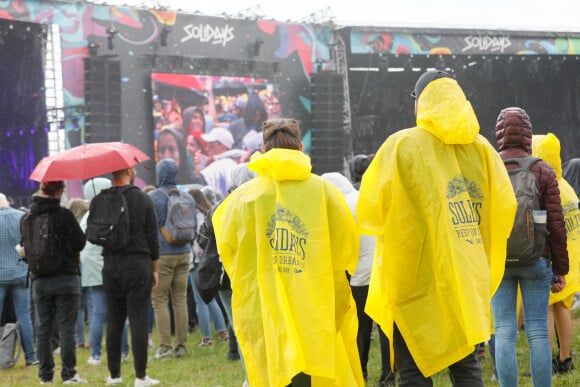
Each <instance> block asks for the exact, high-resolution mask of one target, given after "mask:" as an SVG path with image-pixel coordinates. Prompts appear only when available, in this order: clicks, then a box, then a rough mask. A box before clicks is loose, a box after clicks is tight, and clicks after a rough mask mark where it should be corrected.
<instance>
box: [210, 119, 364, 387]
mask: <svg viewBox="0 0 580 387" xmlns="http://www.w3.org/2000/svg"><path fill="white" fill-rule="evenodd" d="M262 129H263V140H264V141H263V147H262V151H263V153H256V154H254V155H253V156H252V158H251V160H250V162H249V163H248V168H249V169H250V170H252V171H254V172H256V173H257V174H258V177H256V178H254V179H253V180H251V181H249V182H247V183H245V184H243V185H241V186H240V187H239V188H237V189H236V190H235V191H233V192H232V193H231V194H230V195H229V196H228V197H227V198H226V199H225V200H224V201H223V203H222V204H221V205H220V206H219V207H218V208H217V210H216V212H215V214H214V216H213V217H212V220H213V223H214V229H215V236H216V241H217V247H218V251H219V255H220V257H221V259H222V261H223V265H224V268H225V270H226V272H227V274H228V275H229V278H230V280H231V286H232V314H233V320H234V326H235V329H236V335H237V338H238V342H239V345H240V348H241V351H242V355H243V358H244V361H245V363H246V369H247V373H248V381H249V384H250V386H252V387H261V386H264V387H283V386H288V385H291V386H302V385H304V386H305V385H312V386H315V387H316V386H320V387H322V386H346V387H351V386H352V387H354V386H364V380H363V376H362V370H361V365H360V361H359V358H358V351H357V343H356V335H357V328H358V321H357V315H356V305H355V303H354V300H353V298H352V295H351V291H350V286H349V283H348V280H347V277H346V273H345V272H346V271H348V272H350V273H354V271H355V269H356V267H357V263H358V249H359V245H358V243H359V238H360V234H358V232H357V229H356V224H355V221H354V217H353V215H352V214H351V212H350V210H349V208H348V206H347V204H346V202H345V200H344V198H343V196H342V194H341V193H340V191H339V190H338V189H337V188H336V187H334V186H333V185H332V184H331V183H329V182H326V181H325V180H324V179H322V178H321V177H319V176H316V175H314V174H312V173H311V172H310V171H311V165H310V158H309V157H308V156H307V155H306V154H304V153H302V152H301V149H302V143H301V141H300V129H299V125H298V122H297V121H295V120H290V119H277V120H268V121H266V122H265V123H264V124H263V126H262Z"/></svg>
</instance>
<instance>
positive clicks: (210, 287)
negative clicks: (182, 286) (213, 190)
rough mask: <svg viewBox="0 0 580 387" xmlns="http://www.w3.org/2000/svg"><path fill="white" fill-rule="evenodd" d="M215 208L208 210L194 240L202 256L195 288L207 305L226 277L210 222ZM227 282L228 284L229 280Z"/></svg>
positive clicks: (221, 287) (222, 285)
mask: <svg viewBox="0 0 580 387" xmlns="http://www.w3.org/2000/svg"><path fill="white" fill-rule="evenodd" d="M216 208H217V205H216V206H214V207H213V208H212V209H211V210H209V212H208V213H207V215H206V217H205V220H204V222H203V223H202V225H201V227H200V228H199V233H198V234H197V238H196V240H197V243H198V244H199V246H200V247H201V248H202V249H203V254H202V255H201V257H200V260H199V263H198V264H197V266H196V268H195V270H196V272H197V275H196V279H195V286H197V290H199V295H200V296H201V299H202V300H203V302H205V303H206V304H209V303H210V302H211V300H213V299H214V297H215V296H216V295H217V294H218V291H219V290H220V289H223V288H224V285H225V284H223V283H222V281H223V280H224V278H223V277H227V275H226V274H225V271H224V268H223V265H222V262H221V261H220V256H219V254H218V251H217V244H216V240H215V234H214V230H213V224H212V220H211V217H212V216H213V213H214V211H215V209H216ZM227 281H228V283H229V279H228V280H227Z"/></svg>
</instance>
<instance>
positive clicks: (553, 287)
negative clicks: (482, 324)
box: [491, 107, 568, 386]
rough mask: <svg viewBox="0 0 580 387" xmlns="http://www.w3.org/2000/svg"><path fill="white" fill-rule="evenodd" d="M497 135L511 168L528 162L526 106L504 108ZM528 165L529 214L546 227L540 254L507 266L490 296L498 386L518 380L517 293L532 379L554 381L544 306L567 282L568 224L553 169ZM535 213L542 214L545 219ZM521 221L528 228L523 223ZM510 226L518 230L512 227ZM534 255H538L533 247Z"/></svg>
mask: <svg viewBox="0 0 580 387" xmlns="http://www.w3.org/2000/svg"><path fill="white" fill-rule="evenodd" d="M495 137H496V141H497V145H498V148H499V154H500V156H501V158H502V159H503V161H504V163H505V168H506V169H507V170H508V171H509V172H510V173H513V172H512V171H516V170H517V169H519V168H522V167H523V166H522V165H521V163H520V162H519V161H520V160H522V159H523V160H524V161H523V164H527V163H528V162H529V159H528V157H530V156H531V155H532V123H531V120H530V117H529V116H528V114H527V113H526V111H525V110H524V109H522V108H519V107H507V108H505V109H502V110H501V111H500V113H499V114H498V117H497V122H496V125H495ZM524 166H525V165H524ZM528 168H529V171H530V172H531V173H532V174H533V176H534V178H535V183H536V186H535V187H534V188H536V189H537V192H535V194H536V198H535V199H537V205H538V208H537V209H536V208H534V211H533V212H536V211H539V213H538V212H536V214H535V215H534V213H532V216H531V217H530V219H531V220H533V223H534V224H535V223H541V224H545V227H546V228H547V231H548V232H547V234H545V242H544V249H543V252H542V253H541V254H539V255H540V256H538V257H531V258H532V261H531V262H529V263H528V264H527V265H512V264H509V265H507V266H506V269H505V273H504V277H503V278H502V281H501V283H500V286H499V288H498V290H497V291H496V293H495V294H494V295H493V298H492V301H491V304H492V308H493V316H494V323H495V336H494V337H495V360H496V369H497V376H498V379H499V382H500V384H501V385H502V386H517V385H518V362H517V353H516V336H517V313H518V308H517V302H516V300H517V295H518V294H521V300H522V303H523V306H524V310H525V313H524V321H525V325H526V336H527V339H528V345H529V348H530V364H531V367H530V371H531V377H532V383H533V384H534V385H535V386H548V385H550V383H551V382H552V359H551V353H550V340H549V330H548V324H547V321H548V309H547V308H546V305H548V303H549V297H550V291H552V292H555V293H557V292H560V291H561V290H562V289H563V288H564V287H565V285H566V282H565V281H566V277H565V274H567V273H568V250H567V247H566V244H567V242H566V227H565V224H564V214H563V212H562V205H561V199H560V190H559V189H558V180H557V178H556V173H555V172H554V169H552V167H551V166H550V165H549V164H548V163H546V162H545V161H544V160H541V159H537V158H536V160H535V161H534V162H533V163H532V164H531V165H530V166H529V167H528ZM516 179H517V178H516ZM518 185H519V184H518ZM514 190H516V191H517V192H518V196H519V197H518V201H520V197H521V196H522V194H521V193H520V192H522V191H523V190H521V189H520V187H519V186H518V187H514ZM534 202H535V200H534ZM542 212H543V214H542ZM538 215H542V218H543V219H540V217H539V216H538ZM536 216H538V217H537V218H536ZM523 222H524V220H523V219H521V220H519V223H518V228H520V229H521V228H523V227H524V225H523V224H522V223H523ZM525 226H526V227H529V226H528V225H527V224H526V225H525ZM542 227H543V226H542ZM514 229H515V230H517V228H516V227H514ZM526 229H527V230H530V228H526ZM520 235H521V232H520ZM535 254H536V255H538V253H537V252H536V253H535ZM508 258H511V257H508ZM554 279H555V280H554Z"/></svg>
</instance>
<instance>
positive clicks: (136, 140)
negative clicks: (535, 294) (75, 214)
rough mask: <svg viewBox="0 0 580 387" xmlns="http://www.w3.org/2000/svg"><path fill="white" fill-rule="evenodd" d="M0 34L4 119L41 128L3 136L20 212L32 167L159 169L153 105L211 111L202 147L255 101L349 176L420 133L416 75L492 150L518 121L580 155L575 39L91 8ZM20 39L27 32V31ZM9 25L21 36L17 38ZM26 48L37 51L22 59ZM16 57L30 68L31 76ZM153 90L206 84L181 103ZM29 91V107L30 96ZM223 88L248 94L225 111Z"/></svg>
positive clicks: (3, 187) (179, 95)
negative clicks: (443, 83) (61, 156)
mask: <svg viewBox="0 0 580 387" xmlns="http://www.w3.org/2000/svg"><path fill="white" fill-rule="evenodd" d="M0 19H1V20H0V32H1V33H0V36H1V37H2V39H0V45H4V46H3V49H9V48H10V47H13V48H14V50H15V51H14V55H12V54H10V55H8V54H7V55H3V57H4V59H3V60H2V61H1V62H2V63H4V64H3V65H2V66H4V67H0V68H1V69H2V70H0V75H1V76H2V77H4V78H10V81H12V80H14V81H15V82H18V86H19V87H18V88H16V87H14V88H10V87H7V88H5V90H4V91H3V92H4V100H5V102H6V103H5V104H4V106H11V104H12V106H16V104H18V106H19V108H18V109H11V110H10V111H18V112H30V111H34V114H30V113H26V114H23V117H25V119H26V120H28V119H33V122H28V121H26V120H25V121H24V123H23V124H21V123H20V122H18V123H15V122H14V121H10V120H9V119H4V123H3V125H4V131H3V132H2V131H0V133H3V134H2V136H3V138H5V139H7V138H8V137H9V138H10V140H7V141H2V143H1V146H2V153H1V155H2V156H1V157H2V158H3V159H2V164H3V165H9V166H10V168H9V172H4V170H5V169H3V170H2V173H3V174H6V176H4V175H2V176H0V177H2V179H0V192H4V193H7V194H8V195H10V196H13V197H15V198H17V202H18V203H25V202H26V201H27V200H28V198H29V196H30V194H31V193H32V192H34V190H35V189H36V188H37V185H36V184H35V183H32V182H30V181H28V179H27V177H28V176H29V174H30V172H31V171H32V168H33V167H34V165H35V164H36V162H37V161H38V160H39V159H40V158H41V157H42V156H45V155H47V154H49V153H54V152H57V151H59V150H61V149H64V148H69V147H72V146H75V145H78V144H82V143H85V142H91V141H105V140H117V139H119V140H121V141H125V142H129V143H132V144H134V145H135V146H137V147H139V148H140V149H142V150H144V151H145V152H147V153H148V154H149V155H150V156H151V158H152V159H153V160H155V159H156V157H157V156H158V155H157V154H156V148H155V147H156V146H157V145H156V144H157V142H156V133H157V129H161V128H157V124H158V123H159V121H158V117H157V116H156V114H157V113H156V112H155V109H157V108H156V106H155V105H156V103H157V102H160V104H161V106H162V107H164V108H170V109H173V108H175V110H176V112H177V114H180V115H182V117H181V119H182V120H183V114H184V112H185V110H187V108H189V107H195V108H199V109H201V110H203V112H204V115H205V116H206V117H205V118H206V120H205V121H206V123H208V122H211V123H212V125H211V126H210V125H207V126H206V128H205V129H204V130H205V131H206V132H207V131H209V130H211V129H213V127H214V125H215V126H222V127H225V126H226V125H229V124H231V123H232V122H233V121H234V120H235V119H236V118H237V119H239V114H240V110H236V109H237V107H236V103H234V102H237V101H238V100H240V101H242V100H245V101H246V102H247V101H249V100H250V99H252V100H256V98H259V99H260V101H261V103H262V104H263V106H264V108H265V110H267V113H268V112H270V113H271V114H273V116H275V115H276V114H278V115H281V116H283V117H289V118H294V119H298V120H300V122H301V124H302V125H301V127H302V130H303V142H304V148H305V151H306V153H308V154H309V155H310V156H311V158H312V161H313V170H314V171H315V172H317V173H322V172H327V171H333V170H335V171H343V172H346V171H347V168H346V166H347V163H348V160H349V159H350V157H351V156H352V155H353V154H357V153H374V152H376V150H377V149H378V147H379V146H380V144H381V143H382V142H383V141H384V140H385V138H386V137H387V136H388V135H389V134H391V133H394V132H395V131H396V130H399V129H402V128H407V127H411V126H413V125H414V122H415V120H414V112H413V102H412V100H411V99H410V97H409V93H410V91H411V89H412V88H413V86H414V83H415V81H416V80H417V78H418V77H419V75H420V74H421V72H423V71H425V69H427V68H435V67H436V68H441V69H445V70H447V71H449V72H451V73H452V74H453V75H454V76H455V77H456V78H457V79H458V81H459V82H460V83H461V85H462V86H463V87H464V89H465V91H466V93H467V95H468V98H469V99H470V100H471V102H472V104H473V106H474V108H475V111H476V113H477V115H478V117H479V120H480V124H481V133H482V134H483V135H484V136H486V137H487V138H488V139H490V141H491V142H492V144H495V139H494V138H493V127H494V124H495V119H496V117H497V114H498V112H499V111H500V110H501V108H503V107H506V106H513V105H518V106H521V107H523V108H525V109H526V110H527V111H528V113H529V114H530V117H531V119H532V123H533V125H534V130H535V132H536V133H546V132H548V131H551V132H554V133H555V134H556V135H557V136H558V137H559V138H560V140H561V142H562V148H563V153H562V158H563V159H564V160H566V159H567V158H569V157H572V156H578V155H579V154H580V136H578V135H577V130H578V129H577V128H579V127H580V107H579V105H580V103H579V101H578V95H577V90H578V89H579V87H578V86H579V82H580V80H579V65H580V60H579V55H580V53H579V51H580V40H579V39H580V37H579V36H578V35H575V34H570V33H557V32H554V33H548V32H546V33H539V32H538V33H531V32H516V31H509V32H506V31H470V30H452V29H449V30H442V29H437V30H435V29H403V28H397V29H394V28H385V27H383V28H377V27H372V26H369V27H349V26H343V27H337V26H335V25H334V24H333V23H332V22H331V21H328V22H326V23H324V22H320V23H319V22H317V21H314V20H306V21H305V22H304V23H290V22H281V21H274V20H262V19H259V18H258V17H256V16H251V17H250V16H248V15H245V16H242V15H237V16H236V15H231V16H223V17H214V16H206V15H201V14H184V13H181V12H173V11H168V10H164V9H139V8H131V7H126V6H109V5H106V4H94V3H88V2H85V1H51V2H47V1H39V0H23V1H7V2H2V3H1V4H0ZM20 23H25V24H27V25H28V26H29V27H30V28H27V27H26V26H24V27H23V29H22V30H21V29H20V27H19V26H20V25H24V24H20ZM9 25H13V28H14V29H15V30H16V29H18V34H14V35H11V34H12V33H13V31H11V30H9V27H7V26H9ZM16 25H18V27H16ZM14 32H15V31H14ZM22 40H31V41H34V42H35V43H34V46H31V47H29V48H27V49H23V47H24V43H25V42H23V41H22ZM16 47H18V50H16ZM5 52H8V51H5ZM49 53H51V55H52V57H53V60H52V61H49V60H48V58H49V57H50V56H51V55H48V54H49ZM18 55H27V56H28V57H30V56H34V59H26V60H28V61H29V62H28V63H27V64H25V65H21V64H18V63H19V62H18V61H20V60H21V58H19V57H18ZM59 56H60V61H58V60H55V58H54V57H59ZM22 60H25V59H22ZM30 61H32V62H30ZM31 63H34V65H32V64H31ZM37 63H38V64H39V65H38V67H35V66H36V64H37ZM11 66H12V67H11ZM43 66H44V69H43ZM23 69H26V71H24V70H23ZM43 70H44V72H43ZM15 75H18V76H21V77H22V78H20V79H19V80H18V81H16V77H15ZM58 75H61V78H59V77H58ZM158 77H161V78H162V79H164V80H165V81H167V80H168V79H171V77H177V78H179V77H185V78H184V79H188V80H189V81H191V82H193V80H192V79H193V78H195V80H196V81H199V82H202V83H201V84H199V85H194V86H193V87H189V90H179V89H177V88H172V87H171V85H168V84H167V82H162V81H161V80H159V79H158ZM209 80H211V83H212V86H211V87H209V84H208V83H207V82H209ZM35 82H36V83H38V85H36V83H35ZM170 82H171V81H170ZM260 82H261V83H260ZM27 83H31V85H30V90H33V91H30V92H29V91H27V89H25V88H23V87H22V86H26V87H28V86H27V85H26V84H27ZM32 83H34V85H32ZM239 83H241V84H242V85H243V89H242V88H240V84H239ZM216 84H217V85H218V86H220V87H225V86H228V87H230V86H232V85H233V86H238V88H237V89H236V88H235V87H233V88H232V89H230V90H232V91H230V92H228V93H225V95H224V94H222V95H219V94H216V90H220V88H219V87H216V88H215V90H214V86H215V85H216ZM43 85H44V86H43ZM182 89H183V88H182ZM186 89H187V87H186ZM221 90H222V91H223V90H224V89H221ZM210 91H211V93H210ZM172 93H173V94H172ZM232 93H233V94H232ZM23 96H27V97H29V98H28V99H27V100H26V101H25V100H24V99H23ZM176 102H179V103H178V104H177V103H176ZM212 105H213V109H212V107H211V106H212ZM242 105H243V103H242ZM20 107H21V108H20ZM235 108H236V109H235ZM277 109H279V111H278V110H277ZM10 111H7V112H6V113H5V115H6V117H8V116H9V115H10V114H12V113H11V112H10ZM236 115H238V116H236ZM23 120H24V118H23ZM178 121H179V119H178V120H177V121H176V122H175V123H174V124H175V125H177V127H179V125H180V123H179V122H178ZM163 125H169V124H168V123H167V122H162V124H161V126H163ZM7 128H8V129H7ZM25 128H26V130H28V131H30V129H31V128H34V133H36V135H38V133H39V131H38V130H37V129H36V128H48V129H41V130H40V132H43V131H44V130H46V132H43V133H42V134H41V135H38V138H36V137H35V139H34V141H33V142H32V143H29V144H28V145H26V146H24V145H22V146H21V145H18V144H20V143H18V144H16V143H15V142H14V141H15V140H14V139H15V138H16V137H18V136H19V133H20V129H22V130H23V131H22V133H24V132H25ZM14 130H15V132H14ZM7 133H10V135H9V136H8V135H7ZM14 133H16V137H15V136H14ZM22 137H26V136H24V135H23V136H22ZM182 137H183V139H184V140H186V139H187V136H186V133H182ZM252 144H253V143H252V142H247V146H251V145H252ZM254 145H255V144H254ZM194 168H195V167H194ZM138 175H139V176H138V180H137V184H138V185H140V186H143V185H145V184H153V183H154V182H155V176H154V168H150V169H145V168H141V169H139V170H138ZM12 176H14V177H12ZM5 177H9V178H5ZM68 187H69V189H68V194H69V196H71V197H76V196H82V191H81V189H80V182H69V184H68Z"/></svg>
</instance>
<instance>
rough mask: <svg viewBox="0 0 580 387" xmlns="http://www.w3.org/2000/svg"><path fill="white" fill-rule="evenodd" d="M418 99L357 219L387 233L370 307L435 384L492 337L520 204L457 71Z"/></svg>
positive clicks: (367, 181)
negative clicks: (495, 298) (494, 302)
mask: <svg viewBox="0 0 580 387" xmlns="http://www.w3.org/2000/svg"><path fill="white" fill-rule="evenodd" d="M426 74H428V73H426ZM424 75H425V74H424ZM444 75H445V74H444ZM429 76H431V75H429ZM418 84H419V82H418ZM420 86H423V85H420ZM415 97H416V98H417V99H416V116H417V126H416V127H414V128H410V129H404V130H401V131H399V132H397V133H395V134H393V135H391V136H390V137H389V138H387V140H386V141H385V142H384V143H383V145H382V146H381V147H380V149H379V151H378V152H377V154H376V155H375V157H374V158H373V160H372V162H371V164H370V165H369V167H368V169H367V170H366V172H365V174H364V175H363V178H362V183H361V187H360V193H359V200H358V203H357V208H356V213H357V219H358V223H359V226H360V228H361V230H362V232H364V233H368V234H372V235H376V236H377V245H376V253H375V260H374V262H373V269H372V274H371V281H370V288H369V295H368V299H367V303H366V308H365V311H366V312H367V314H369V315H370V316H371V317H372V318H373V320H374V321H376V322H377V324H379V325H380V326H381V328H382V329H383V331H384V332H385V334H386V336H387V337H388V338H389V341H390V343H393V341H394V340H395V341H397V340H398V341H399V342H402V343H403V345H405V344H406V346H407V348H408V350H409V353H410V356H411V357H412V360H414V363H416V367H418V369H419V371H420V372H421V374H422V375H423V377H425V378H428V377H429V376H431V375H433V374H435V373H437V372H439V371H441V370H442V369H444V368H446V367H448V366H450V365H452V364H455V363H457V362H459V361H460V360H462V359H464V358H466V357H468V356H469V355H470V354H472V353H473V352H474V348H475V346H476V345H477V344H478V343H482V342H485V341H487V340H489V337H490V333H491V328H492V317H491V307H490V301H491V296H492V294H493V293H494V292H495V290H496V289H497V286H498V285H499V283H500V281H501V279H502V275H503V272H504V265H505V259H506V256H505V254H506V240H507V238H508V236H509V234H510V230H511V227H512V224H513V219H514V215H515V211H516V201H515V197H514V193H513V190H512V186H511V184H510V180H509V178H508V175H507V173H506V170H505V167H504V165H503V163H502V161H501V159H500V157H499V156H498V154H497V152H496V151H495V150H494V149H493V147H492V146H491V145H490V144H489V142H488V141H487V140H486V139H485V138H484V137H483V136H481V135H479V123H478V121H477V118H476V116H475V113H474V111H473V108H472V106H471V104H470V103H469V101H468V100H467V99H466V97H465V94H464V93H463V91H462V89H461V87H460V86H459V85H458V83H457V82H456V81H455V80H454V79H452V78H450V77H449V76H448V74H447V76H441V77H438V78H436V79H433V80H432V81H431V82H429V83H427V84H426V85H424V87H423V88H421V89H420V90H417V88H416V90H415ZM394 328H396V329H394ZM395 332H398V333H397V335H395V339H393V338H394V334H395ZM394 346H395V352H394V356H393V357H391V362H392V361H393V358H394V357H395V356H398V355H399V353H398V350H397V343H396V342H395V344H394ZM391 353H393V352H391ZM475 361H476V362H477V359H475ZM401 376H402V375H401Z"/></svg>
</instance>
